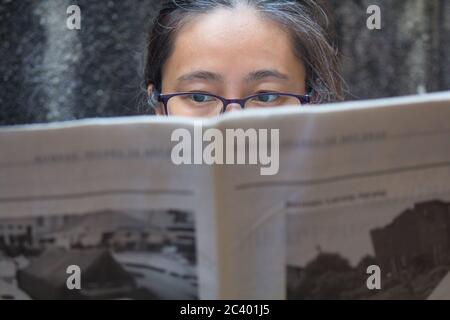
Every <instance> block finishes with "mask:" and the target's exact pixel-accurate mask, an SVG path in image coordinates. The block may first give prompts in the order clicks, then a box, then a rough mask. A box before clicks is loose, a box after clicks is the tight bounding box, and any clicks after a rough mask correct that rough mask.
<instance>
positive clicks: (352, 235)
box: [287, 194, 450, 300]
mask: <svg viewBox="0 0 450 320" xmlns="http://www.w3.org/2000/svg"><path fill="white" fill-rule="evenodd" d="M287 225H288V257H287V286H288V287H287V297H288V299H383V300H391V299H394V300H397V299H402V300H404V299H407V300H419V299H420V300H422V299H442V298H445V299H448V298H449V297H450V195H449V194H446V195H436V196H435V197H428V198H425V199H419V200H415V199H410V200H393V201H385V202H382V203H378V204H377V203H375V204H369V205H358V206H348V207H343V208H331V209H327V210H323V211H321V212H314V213H310V214H309V213H304V214H298V212H296V211H295V210H291V212H290V213H289V214H288V216H287ZM370 266H377V267H379V270H380V271H381V279H380V288H379V290H369V289H368V287H367V284H366V282H367V279H368V277H369V274H368V273H367V270H368V267H370Z"/></svg>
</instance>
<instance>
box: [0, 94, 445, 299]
mask: <svg viewBox="0 0 450 320" xmlns="http://www.w3.org/2000/svg"><path fill="white" fill-rule="evenodd" d="M228 133H231V134H230V136H228ZM233 133H234V134H235V135H234V136H233V135H232V134H233ZM236 133H244V134H245V137H244V140H242V139H241V141H238V140H239V135H238V134H236ZM230 137H231V140H232V141H230ZM254 137H257V138H259V140H258V144H257V145H255V144H253V145H252V143H251V142H252V138H254ZM182 138H183V139H182ZM188 138H189V139H190V141H188ZM236 141H237V143H236V144H233V143H232V142H236ZM230 145H231V147H230ZM243 146H244V147H245V148H244V150H247V151H248V152H247V154H245V155H242V153H241V152H240V151H239V150H240V149H239V148H240V147H243ZM220 147H223V150H221V149H220ZM247 147H248V148H247ZM208 148H209V150H208ZM213 151H214V152H213ZM234 151H236V154H235V153H233V152H234ZM269 151H270V152H269ZM235 156H236V158H235ZM236 159H237V160H236ZM239 159H240V161H239ZM228 160H230V161H228ZM232 160H236V161H235V163H234V164H232V162H233V161H232ZM189 163H190V164H189ZM30 298H31V299H67V298H76V299H95V298H113V299H446V298H450V93H437V94H429V95H419V96H411V97H404V98H393V99H383V100H373V101H362V102H348V103H338V104H333V105H324V106H309V107H305V108H292V107H290V108H289V107H287V108H280V109H275V110H256V111H243V112H235V113H230V114H229V115H228V114H227V115H224V116H223V117H220V118H215V119H208V120H200V119H188V118H165V117H126V118H117V119H116V118H114V119H89V120H81V121H73V122H65V123H56V124H43V125H29V126H12V127H3V128H0V299H30Z"/></svg>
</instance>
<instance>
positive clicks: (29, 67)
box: [0, 0, 450, 125]
mask: <svg viewBox="0 0 450 320" xmlns="http://www.w3.org/2000/svg"><path fill="white" fill-rule="evenodd" d="M160 2H161V0H121V1H120V0H109V1H98V2H94V1H88V0H0V125H5V124H15V123H32V122H49V121H58V120H69V119H78V118H84V117H96V116H121V115H134V114H144V113H148V112H149V110H147V109H146V108H145V104H143V103H142V98H143V96H144V95H145V90H144V88H143V87H142V85H141V81H142V79H143V68H144V62H145V41H146V38H147V30H148V27H149V25H150V23H151V21H152V18H153V17H154V15H155V14H156V12H157V10H158V8H159V4H160ZM326 2H328V4H329V6H330V8H331V13H332V14H333V15H334V17H335V18H334V19H335V22H334V25H335V30H336V36H337V38H336V39H337V42H338V44H339V47H340V50H341V53H342V65H343V76H344V79H345V80H346V82H347V87H348V88H347V90H348V94H347V96H348V98H349V99H368V98H379V97H390V96H399V95H405V94H414V93H417V92H424V91H427V92H430V91H440V90H447V89H449V88H450V19H449V18H446V17H450V1H448V0H329V1H326ZM71 4H77V5H79V6H80V8H81V14H82V21H81V30H78V31H70V30H68V29H67V27H66V19H67V14H66V9H67V7H68V6H69V5H71ZM372 4H377V5H379V6H380V7H381V10H382V30H375V31H370V30H368V29H367V28H366V19H367V17H368V15H367V14H366V9H367V7H368V6H369V5H372Z"/></svg>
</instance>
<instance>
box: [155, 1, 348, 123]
mask: <svg viewBox="0 0 450 320" xmlns="http://www.w3.org/2000/svg"><path fill="white" fill-rule="evenodd" d="M327 24H328V19H327V16H326V14H325V12H324V10H323V9H322V8H321V7H320V6H319V5H318V4H317V3H316V2H315V1H313V0H304V1H294V0H287V1H280V0H172V1H168V2H167V3H166V4H165V5H164V6H163V9H162V10H161V11H160V14H159V16H158V17H157V19H156V21H155V24H154V26H153V29H152V31H151V33H150V39H149V44H148V54H147V66H146V87H147V88H148V94H149V99H148V103H149V104H150V105H151V107H153V108H154V109H155V112H156V114H158V115H164V114H165V115H171V116H172V115H173V116H197V117H211V116H217V115H219V114H221V113H224V112H230V111H234V110H240V109H249V108H262V107H277V106H286V105H294V106H295V105H304V104H307V103H323V102H331V101H336V100H341V99H342V86H341V78H340V76H339V74H338V59H337V53H336V50H335V49H334V48H333V46H332V45H331V44H330V43H329V42H328V39H327V34H326V32H327V31H326V25H327Z"/></svg>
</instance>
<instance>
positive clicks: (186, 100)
mask: <svg viewBox="0 0 450 320" xmlns="http://www.w3.org/2000/svg"><path fill="white" fill-rule="evenodd" d="M222 109H223V102H222V100H220V99H218V98H216V97H213V96H210V95H207V94H201V93H192V94H185V95H180V96H174V97H172V98H170V99H169V102H168V103H167V111H168V113H169V115H173V116H189V117H214V116H217V115H219V114H220V112H221V111H222Z"/></svg>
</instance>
